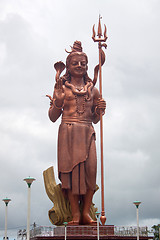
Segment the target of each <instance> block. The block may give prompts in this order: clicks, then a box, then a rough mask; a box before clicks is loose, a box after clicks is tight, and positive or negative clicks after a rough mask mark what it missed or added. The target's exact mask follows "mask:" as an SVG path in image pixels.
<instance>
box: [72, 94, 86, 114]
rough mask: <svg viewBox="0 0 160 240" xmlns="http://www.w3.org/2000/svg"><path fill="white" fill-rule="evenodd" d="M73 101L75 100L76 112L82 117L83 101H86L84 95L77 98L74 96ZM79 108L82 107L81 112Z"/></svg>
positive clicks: (83, 110)
mask: <svg viewBox="0 0 160 240" xmlns="http://www.w3.org/2000/svg"><path fill="white" fill-rule="evenodd" d="M74 96H75V99H76V112H77V113H78V114H80V115H82V114H83V113H84V112H85V100H86V95H83V96H78V95H76V94H75V95H74ZM80 98H81V99H82V102H81V101H79V100H80ZM80 106H82V110H80Z"/></svg>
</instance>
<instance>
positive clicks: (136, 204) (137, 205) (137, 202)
mask: <svg viewBox="0 0 160 240" xmlns="http://www.w3.org/2000/svg"><path fill="white" fill-rule="evenodd" d="M133 204H134V205H135V206H136V208H137V240H139V213H138V207H139V205H140V204H141V202H140V201H134V202H133Z"/></svg>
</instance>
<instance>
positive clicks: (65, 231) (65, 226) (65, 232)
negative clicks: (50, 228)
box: [64, 222, 68, 240]
mask: <svg viewBox="0 0 160 240" xmlns="http://www.w3.org/2000/svg"><path fill="white" fill-rule="evenodd" d="M67 224H68V223H67V222H64V239H65V240H66V239H67Z"/></svg>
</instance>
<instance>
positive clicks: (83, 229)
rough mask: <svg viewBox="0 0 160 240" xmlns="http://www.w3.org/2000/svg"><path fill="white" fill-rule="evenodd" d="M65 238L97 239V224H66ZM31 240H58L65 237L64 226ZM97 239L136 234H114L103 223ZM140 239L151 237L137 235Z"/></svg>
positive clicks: (121, 238)
mask: <svg viewBox="0 0 160 240" xmlns="http://www.w3.org/2000/svg"><path fill="white" fill-rule="evenodd" d="M66 233H67V234H66V239H67V240H76V239H79V240H80V239H84V240H85V239H90V240H93V239H98V236H97V233H98V232H97V226H83V225H79V226H67V227H66ZM30 239H31V240H60V239H65V227H64V226H60V227H55V228H54V229H53V231H52V232H50V233H49V232H48V233H45V234H41V235H37V236H33V237H31V238H30ZM99 239H103V240H105V239H107V240H136V239H137V236H136V235H134V236H131V235H128V236H120V235H115V233H114V225H104V226H99ZM139 239H140V240H148V239H153V237H150V236H139Z"/></svg>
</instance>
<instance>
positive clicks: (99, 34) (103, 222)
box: [92, 16, 107, 225]
mask: <svg viewBox="0 0 160 240" xmlns="http://www.w3.org/2000/svg"><path fill="white" fill-rule="evenodd" d="M94 27H95V25H94V26H93V36H92V39H93V41H94V42H98V49H99V92H100V98H102V62H101V56H102V47H103V46H104V47H106V44H104V43H103V44H102V42H106V40H107V35H106V31H107V28H106V25H104V27H105V30H104V36H103V35H102V28H101V17H100V16H99V23H98V33H97V36H98V38H95V35H96V34H95V30H94ZM102 36H103V37H102ZM100 139H101V140H100V141H101V142H100V144H101V201H102V211H101V217H100V220H101V223H102V225H104V224H105V222H106V216H105V211H104V169H103V118H102V111H100Z"/></svg>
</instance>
